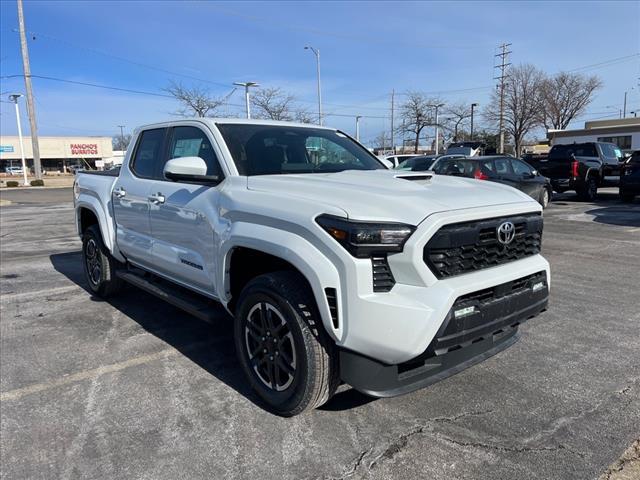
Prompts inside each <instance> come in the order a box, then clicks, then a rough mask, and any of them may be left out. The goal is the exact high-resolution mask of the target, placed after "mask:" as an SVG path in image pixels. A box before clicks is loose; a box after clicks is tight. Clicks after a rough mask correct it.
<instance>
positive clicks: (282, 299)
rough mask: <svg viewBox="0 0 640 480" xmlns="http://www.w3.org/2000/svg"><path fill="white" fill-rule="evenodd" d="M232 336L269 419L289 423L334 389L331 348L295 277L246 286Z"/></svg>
mask: <svg viewBox="0 0 640 480" xmlns="http://www.w3.org/2000/svg"><path fill="white" fill-rule="evenodd" d="M234 334H235V335H234V337H235V344H236V352H237V354H238V359H239V360H240V363H241V365H242V369H243V370H244V373H245V375H246V376H247V378H248V380H249V383H250V384H251V386H252V387H253V389H254V390H255V391H256V393H257V394H258V395H259V396H260V398H261V399H262V400H263V401H264V402H265V403H266V405H267V406H268V408H269V409H270V410H272V411H273V412H274V413H277V414H278V415H281V416H285V417H291V416H294V415H298V414H300V413H302V412H304V411H306V410H311V409H313V408H316V407H319V406H320V405H322V404H324V403H325V402H327V401H328V400H329V398H331V396H333V394H334V393H335V391H336V389H337V388H338V383H339V377H338V375H339V370H338V356H337V352H336V348H335V344H334V343H333V341H332V340H331V339H330V338H329V336H328V335H327V333H326V332H325V331H324V327H323V326H322V320H321V319H320V315H319V314H318V309H317V307H316V302H315V299H314V297H313V295H312V293H311V290H310V288H309V287H308V285H307V282H306V280H305V279H304V278H303V277H302V276H300V275H299V274H297V273H295V272H275V273H269V274H265V275H260V276H258V277H256V278H254V279H253V280H251V281H250V282H249V283H248V284H247V286H246V287H245V288H244V290H242V293H241V294H240V298H239V300H238V303H237V308H236V315H235V326H234ZM272 340H273V343H272V342H271V341H272ZM285 367H287V368H285Z"/></svg>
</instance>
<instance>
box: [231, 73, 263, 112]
mask: <svg viewBox="0 0 640 480" xmlns="http://www.w3.org/2000/svg"><path fill="white" fill-rule="evenodd" d="M233 84H234V85H237V86H239V87H244V104H245V108H246V111H247V118H251V99H250V98H249V88H251V87H259V86H260V85H258V84H257V83H256V82H233Z"/></svg>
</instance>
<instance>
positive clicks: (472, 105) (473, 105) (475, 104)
mask: <svg viewBox="0 0 640 480" xmlns="http://www.w3.org/2000/svg"><path fill="white" fill-rule="evenodd" d="M477 106H478V104H477V103H472V104H471V138H470V140H471V141H472V142H473V109H474V108H476V107H477Z"/></svg>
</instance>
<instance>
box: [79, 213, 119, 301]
mask: <svg viewBox="0 0 640 480" xmlns="http://www.w3.org/2000/svg"><path fill="white" fill-rule="evenodd" d="M82 264H83V266H84V274H85V277H86V278H87V283H88V284H89V288H90V289H91V291H92V292H93V293H94V294H96V295H97V296H99V297H103V298H107V297H110V296H111V295H114V294H115V293H117V292H118V290H120V288H121V285H122V281H121V280H120V279H119V278H118V277H117V276H116V269H117V268H118V267H119V264H118V261H117V260H116V259H115V258H113V257H112V256H111V254H110V253H109V250H107V248H106V247H105V246H104V243H103V242H102V235H101V234H100V229H99V228H98V226H97V225H91V226H90V227H89V228H87V230H85V232H84V234H83V235H82Z"/></svg>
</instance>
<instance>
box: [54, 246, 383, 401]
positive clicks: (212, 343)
mask: <svg viewBox="0 0 640 480" xmlns="http://www.w3.org/2000/svg"><path fill="white" fill-rule="evenodd" d="M81 258H82V253H81V252H79V251H78V252H68V253H60V254H54V255H51V256H50V257H49V259H50V260H51V264H52V265H53V268H55V270H56V271H57V272H60V273H61V274H63V275H64V276H65V277H67V278H68V279H69V280H71V281H72V282H73V283H75V284H77V285H79V286H80V287H82V288H83V289H84V290H86V291H87V292H89V294H91V295H92V296H91V300H92V301H95V302H105V301H106V302H108V303H109V304H110V305H112V306H113V307H115V308H117V309H118V310H119V311H121V312H122V313H123V314H125V315H126V316H127V317H129V318H131V319H132V320H133V321H135V322H136V323H138V324H139V325H140V326H141V327H142V328H143V329H145V330H146V331H147V332H149V333H150V334H152V335H154V336H156V337H157V338H159V339H160V340H162V341H163V342H165V343H167V344H169V345H171V346H172V347H173V348H175V349H176V350H178V351H179V352H180V353H182V354H183V355H184V356H185V357H187V358H189V359H190V360H191V361H192V362H194V363H195V364H197V365H198V366H199V367H201V368H203V369H204V370H206V371H207V372H208V373H210V374H211V375H213V376H214V377H216V378H217V379H218V380H220V381H222V382H224V383H225V384H226V385H228V386H229V387H231V388H233V389H234V390H235V391H236V392H238V393H239V394H241V395H243V396H245V397H246V398H247V399H249V400H250V401H251V402H253V403H254V404H255V405H257V406H259V407H260V408H262V409H265V410H267V411H268V410H269V409H268V407H266V406H265V404H263V403H262V401H261V399H260V398H259V397H258V396H257V395H256V394H255V393H254V391H253V390H252V389H251V387H250V386H249V383H248V381H247V380H246V379H245V376H244V372H243V371H242V368H241V367H240V364H239V363H238V361H237V360H236V351H235V346H234V341H233V320H232V317H231V316H229V315H227V314H226V313H225V314H221V316H220V319H219V321H216V323H215V324H210V323H206V322H203V321H201V320H199V319H197V318H195V317H193V316H191V315H189V314H187V313H185V312H183V311H182V310H180V309H178V308H176V307H174V306H172V305H169V304H168V303H166V302H163V301H162V300H159V299H157V298H156V297H154V296H153V295H151V294H149V293H147V292H144V291H142V290H139V289H138V288H136V287H133V286H128V287H125V288H124V289H123V291H122V292H120V293H119V294H118V295H117V296H116V297H114V298H109V299H107V300H103V299H101V298H98V297H96V296H94V295H93V294H92V292H91V291H90V290H89V288H88V285H87V282H86V280H85V276H84V272H83V270H82V259H81ZM194 345H202V347H199V348H194ZM373 400H375V399H374V398H371V397H367V396H366V395H363V394H361V393H359V392H357V391H356V390H353V389H349V390H346V391H343V392H340V393H338V394H336V395H335V396H334V397H333V398H332V399H331V400H330V401H329V402H328V403H327V404H325V405H324V406H323V407H322V410H328V411H341V410H348V409H351V408H355V407H358V406H360V405H365V404H367V403H369V402H371V401H373Z"/></svg>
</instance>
